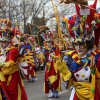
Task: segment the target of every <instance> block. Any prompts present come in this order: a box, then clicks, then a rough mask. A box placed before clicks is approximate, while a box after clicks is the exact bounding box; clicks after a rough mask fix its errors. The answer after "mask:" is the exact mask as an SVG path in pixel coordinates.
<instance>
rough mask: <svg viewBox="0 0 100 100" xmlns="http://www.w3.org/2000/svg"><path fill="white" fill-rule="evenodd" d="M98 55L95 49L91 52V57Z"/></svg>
mask: <svg viewBox="0 0 100 100" xmlns="http://www.w3.org/2000/svg"><path fill="white" fill-rule="evenodd" d="M98 53H100V51H99V50H97V49H96V50H94V51H92V52H91V55H93V56H96V55H97V54H98Z"/></svg>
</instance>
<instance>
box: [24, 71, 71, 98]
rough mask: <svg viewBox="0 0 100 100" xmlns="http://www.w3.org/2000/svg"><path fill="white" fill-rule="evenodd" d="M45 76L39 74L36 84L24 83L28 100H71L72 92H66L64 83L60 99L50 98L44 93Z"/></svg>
mask: <svg viewBox="0 0 100 100" xmlns="http://www.w3.org/2000/svg"><path fill="white" fill-rule="evenodd" d="M43 82H44V74H43V73H38V74H37V80H36V81H35V82H28V81H24V84H25V89H26V92H27V96H28V100H69V96H70V92H71V91H70V90H66V89H65V88H64V85H63V83H62V91H61V92H59V98H48V94H45V93H44V92H43Z"/></svg>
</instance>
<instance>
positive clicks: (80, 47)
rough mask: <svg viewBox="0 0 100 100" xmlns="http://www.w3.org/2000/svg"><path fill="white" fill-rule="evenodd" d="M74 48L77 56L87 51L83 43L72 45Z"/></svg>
mask: <svg viewBox="0 0 100 100" xmlns="http://www.w3.org/2000/svg"><path fill="white" fill-rule="evenodd" d="M74 46H75V50H76V51H77V53H78V54H79V55H84V54H85V53H86V51H87V47H86V45H85V42H77V43H74Z"/></svg>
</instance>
